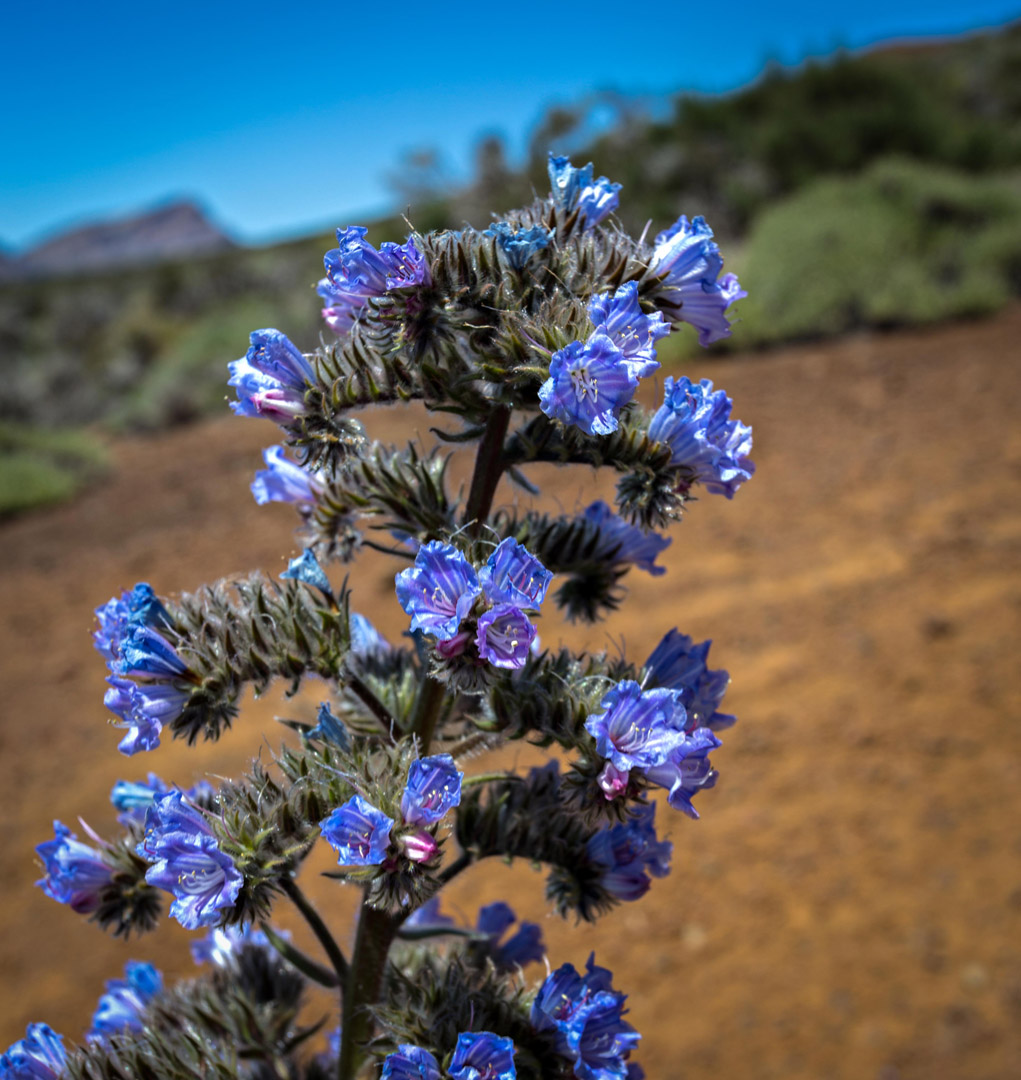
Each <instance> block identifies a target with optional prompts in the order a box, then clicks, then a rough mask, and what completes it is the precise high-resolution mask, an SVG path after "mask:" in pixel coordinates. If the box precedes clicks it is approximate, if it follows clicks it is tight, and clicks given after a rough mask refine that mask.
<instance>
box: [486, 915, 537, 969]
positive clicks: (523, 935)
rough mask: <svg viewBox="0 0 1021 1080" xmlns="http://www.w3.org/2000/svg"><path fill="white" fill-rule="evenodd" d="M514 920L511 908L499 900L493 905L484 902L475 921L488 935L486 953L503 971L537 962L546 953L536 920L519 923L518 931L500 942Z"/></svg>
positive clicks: (516, 918) (515, 918) (516, 919)
mask: <svg viewBox="0 0 1021 1080" xmlns="http://www.w3.org/2000/svg"><path fill="white" fill-rule="evenodd" d="M517 921H518V917H517V915H515V914H514V909H513V908H511V906H510V905H509V904H505V903H504V902H503V901H502V900H498V901H497V902H496V903H495V904H486V906H485V907H483V908H480V909H479V917H478V919H477V920H476V922H475V928H476V929H477V930H479V931H480V932H481V933H483V934H485V935H486V936H487V937H488V938H489V941H488V943H487V948H486V953H487V954H488V956H489V957H490V958H491V959H492V961H493V963H494V964H495V965H496V967H497V968H499V969H500V970H502V971H513V970H515V969H516V968H519V967H524V966H525V964H530V963H532V962H533V961H539V960H541V959H542V958H543V956H545V955H546V946H545V945H544V944H543V940H542V928H541V927H540V926H539V925H538V923H533V922H522V923H521V925H520V926H519V927H518V928H517V930H516V931H515V932H514V933H513V934H511V936H510V937H509V938H507V940H506V941H505V942H503V944H500V939H501V938H502V937H503V936H504V934H505V933H506V932H507V931H508V930H509V929H510V928H511V927H512V926H513V925H514V923H516V922H517Z"/></svg>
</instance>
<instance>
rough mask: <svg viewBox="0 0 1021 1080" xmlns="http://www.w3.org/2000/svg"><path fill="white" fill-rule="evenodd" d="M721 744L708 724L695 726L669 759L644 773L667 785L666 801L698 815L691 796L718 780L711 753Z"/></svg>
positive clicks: (690, 814) (650, 778) (662, 785)
mask: <svg viewBox="0 0 1021 1080" xmlns="http://www.w3.org/2000/svg"><path fill="white" fill-rule="evenodd" d="M719 745H720V740H719V739H718V738H717V737H716V736H715V735H714V734H713V733H712V732H711V731H710V730H709V729H708V728H695V730H694V731H692V732H691V733H690V734H687V735H685V737H684V742H683V743H682V744H681V745H680V746H677V747H675V748H674V749H673V750H672V751H671V752H670V755H669V756H668V757H667V759H666V761H664V762H662V763H661V764H659V765H653V766H652V767H651V768H649V769H647V770H646V772H645V775H646V777H647V778H648V779H649V781H650V782H651V783H653V784H658V785H659V786H660V787H664V788H666V789H667V792H668V794H667V802H669V803H670V805H671V806H672V807H673V808H674V809H675V810H680V811H681V812H682V813H685V814H687V815H688V817H693V818H697V817H698V811H697V810H696V809H695V808H694V806H692V805H691V800H692V799H693V798H694V797H695V795H696V794H697V793H698V792H699V791H701V790H702V789H703V788H711V787H712V786H713V785H714V784H715V783H716V777H717V773H716V770H715V769H714V768H713V767H712V765H710V764H709V756H708V755H709V753H710V751H712V750H715V749H716V747H717V746H719Z"/></svg>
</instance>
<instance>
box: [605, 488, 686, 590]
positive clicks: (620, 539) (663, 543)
mask: <svg viewBox="0 0 1021 1080" xmlns="http://www.w3.org/2000/svg"><path fill="white" fill-rule="evenodd" d="M584 517H585V520H586V521H590V522H591V523H592V524H593V525H596V526H598V528H599V541H598V544H597V546H596V549H595V551H594V552H593V554H592V557H593V558H595V559H605V560H606V561H607V562H613V563H630V564H631V565H633V566H636V567H637V568H638V569H639V570H644V571H645V572H646V573H647V574H652V576H653V577H659V575H660V574H665V573H666V567H665V566H657V565H656V559H657V558H658V557H659V554H660V552H661V551H665V550H666V549H667V548H668V547H669V546H670V543H671V540H670V537H668V536H660V535H659V533H654V532H649V533H644V532H642V530H641V529H639V528H638V527H637V526H635V525H632V524H630V522H627V521H625V520H624V519H623V518H622V517H619V516H618V515H617V514H615V513H614V512H613V511H612V510H611V509H610V507H609V506H607V505H606V503H604V502H602V501H598V502H594V503H592V505H591V506H589V507H588V509H587V510H586V511H585V514H584Z"/></svg>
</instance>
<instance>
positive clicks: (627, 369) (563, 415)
mask: <svg viewBox="0 0 1021 1080" xmlns="http://www.w3.org/2000/svg"><path fill="white" fill-rule="evenodd" d="M588 312H589V317H590V319H591V320H592V324H593V326H594V330H593V331H592V334H591V336H590V337H589V338H588V339H587V340H586V341H572V342H570V343H569V344H568V345H566V346H565V347H564V348H562V349H560V350H558V351H557V352H555V353H554V354H553V356H552V358H551V360H550V368H549V378H548V379H547V380H546V382H544V383H543V384H542V386H541V387H540V389H539V407H540V408H541V409H542V411H543V412H544V413H545V414H546V415H547V416H548V417H550V418H551V419H553V420H559V421H561V422H562V423H564V424H574V425H576V426H577V427H579V428H581V430H582V431H584V432H587V433H588V434H589V435H609V434H610V433H611V432H614V431H616V430H617V427H618V423H619V417H620V411H621V409H622V408H623V407H624V406H625V405H627V403H628V402H629V401H631V399H632V398H633V397H634V396H635V390H636V389H637V388H638V383H639V381H640V380H641V379H643V378H644V377H645V376H647V375H651V374H652V373H653V372H654V371H656V370H657V369H658V368H659V361H658V360H657V359H656V341H657V340H658V339H659V338H661V337H663V336H665V335H666V334H668V333H670V327H669V325H668V324H667V323H665V322H664V321H663V316H662V315H661V314H660V313H659V312H658V311H657V312H654V313H653V314H651V315H646V314H645V313H644V312H643V311H642V308H641V305H640V303H639V300H638V285H637V284H636V283H635V282H633V281H631V282H628V283H627V284H626V285H623V286H621V288H619V289H617V291H616V292H615V293H614V294H613V296H610V294H609V293H601V294H599V295H598V296H595V297H593V298H592V300H590V301H589V305H588Z"/></svg>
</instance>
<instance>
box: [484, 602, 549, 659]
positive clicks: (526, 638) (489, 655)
mask: <svg viewBox="0 0 1021 1080" xmlns="http://www.w3.org/2000/svg"><path fill="white" fill-rule="evenodd" d="M534 638H535V627H534V626H533V625H532V623H531V622H530V621H529V618H528V616H527V615H526V614H525V613H524V612H523V611H522V610H521V609H520V608H518V607H515V606H514V605H513V604H497V605H496V606H495V607H492V608H490V609H489V610H488V611H486V612H484V613H483V614H482V615H480V616H479V625H478V630H477V631H476V634H475V645H476V647H477V648H478V650H479V656H481V657H482V659H483V660H487V661H488V662H489V663H490V664H492V665H493V667H500V668H511V669H517V668H522V667H524V666H525V661H526V660H527V659H528V654H529V650H530V649H531V647H532V641H533V639H534Z"/></svg>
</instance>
